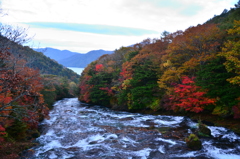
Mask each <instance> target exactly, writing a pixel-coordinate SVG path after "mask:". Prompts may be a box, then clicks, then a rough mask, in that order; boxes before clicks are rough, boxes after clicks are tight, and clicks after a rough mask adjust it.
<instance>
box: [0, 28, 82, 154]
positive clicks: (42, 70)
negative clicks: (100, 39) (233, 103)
mask: <svg viewBox="0 0 240 159" xmlns="http://www.w3.org/2000/svg"><path fill="white" fill-rule="evenodd" d="M28 40H31V39H29V38H28V36H27V34H26V30H25V29H23V28H20V27H13V26H10V25H3V24H2V25H1V26H0V143H1V144H0V158H17V157H19V153H20V152H21V151H23V150H24V149H28V148H29V147H31V146H32V145H33V144H34V143H32V140H34V139H35V138H37V137H38V136H39V135H40V132H39V129H38V124H39V122H40V121H42V120H43V119H44V118H48V113H49V110H50V109H51V108H52V105H53V103H54V102H55V101H56V100H60V99H62V98H67V97H74V96H76V93H77V90H78V89H77V82H78V80H79V75H77V74H76V73H74V72H73V71H72V70H69V69H68V68H65V67H64V66H62V65H60V64H58V63H57V62H56V61H53V60H52V59H50V58H48V57H46V56H44V55H43V53H41V52H36V51H34V50H33V49H31V48H29V47H28V46H23V44H24V43H26V42H27V41H28Z"/></svg>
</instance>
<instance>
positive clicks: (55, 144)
mask: <svg viewBox="0 0 240 159" xmlns="http://www.w3.org/2000/svg"><path fill="white" fill-rule="evenodd" d="M197 126H198V124H197V123H195V122H193V121H191V120H190V119H189V118H187V117H181V116H162V115H157V116H154V115H146V114H138V113H129V112H120V111H113V110H110V109H108V108H104V107H100V106H90V105H87V104H84V103H80V102H79V101H78V100H77V98H68V99H64V100H61V101H58V102H56V103H55V105H54V108H53V110H52V111H51V112H50V119H49V120H47V119H45V120H44V121H43V122H42V123H41V124H40V127H41V129H42V130H41V131H42V135H41V136H40V137H39V138H37V142H38V143H39V145H38V146H36V147H33V148H32V149H29V150H27V151H26V152H25V153H24V154H23V156H22V158H32V159H36V158H37V159H38V158H39V159H55V158H56V159H65V158H69V159H70V158H71V159H79V158H81V159H93V158H94V159H98V158H99V159H165V158H166V159H177V158H179V159H188V158H196V159H197V158H199V159H205V158H206V159H215V158H216V159H240V137H239V136H238V135H236V134H235V133H233V132H232V131H230V130H228V129H226V128H223V127H215V126H209V129H210V130H211V135H212V136H211V137H202V138H200V140H201V141H202V145H203V147H202V149H201V150H197V151H193V150H191V149H189V148H188V147H187V145H186V142H185V139H186V137H187V136H189V134H191V133H194V130H195V129H196V128H197Z"/></svg>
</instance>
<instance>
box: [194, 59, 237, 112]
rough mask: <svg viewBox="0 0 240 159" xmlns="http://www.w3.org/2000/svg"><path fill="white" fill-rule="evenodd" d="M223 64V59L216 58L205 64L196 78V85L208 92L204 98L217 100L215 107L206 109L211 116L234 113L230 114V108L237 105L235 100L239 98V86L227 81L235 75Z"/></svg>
mask: <svg viewBox="0 0 240 159" xmlns="http://www.w3.org/2000/svg"><path fill="white" fill-rule="evenodd" d="M225 62H226V59H225V58H224V57H217V58H216V59H214V60H211V61H209V62H207V64H206V65H205V66H203V68H202V70H199V71H198V72H197V78H196V84H197V85H198V86H201V87H202V88H203V89H206V90H208V92H207V93H206V96H207V97H210V98H215V99H217V100H216V105H214V107H207V109H208V110H209V111H211V112H212V114H215V115H220V116H229V115H232V114H233V113H235V112H236V111H235V112H232V107H233V106H235V105H237V104H238V102H239V100H237V98H238V97H240V92H239V90H240V88H239V86H238V85H233V84H231V83H229V82H228V81H227V79H229V78H231V77H234V76H236V74H235V73H234V72H228V71H227V70H226V68H225V66H224V63H225Z"/></svg>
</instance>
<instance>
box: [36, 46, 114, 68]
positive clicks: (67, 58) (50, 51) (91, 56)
mask: <svg viewBox="0 0 240 159" xmlns="http://www.w3.org/2000/svg"><path fill="white" fill-rule="evenodd" d="M35 50H36V51H39V52H43V54H44V55H46V56H48V57H49V58H51V59H54V60H56V61H57V62H58V63H60V64H62V65H63V66H65V67H80V68H84V67H86V66H87V65H88V64H89V63H91V62H92V61H95V60H97V59H98V58H99V57H100V56H102V55H104V54H111V53H113V51H106V50H93V51H89V52H88V53H86V54H81V53H77V52H71V51H68V50H58V49H54V48H45V49H35Z"/></svg>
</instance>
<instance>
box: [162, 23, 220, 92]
mask: <svg viewBox="0 0 240 159" xmlns="http://www.w3.org/2000/svg"><path fill="white" fill-rule="evenodd" d="M222 36H223V34H222V32H221V31H220V29H219V28H218V27H217V25H215V24H204V25H198V26H196V27H190V28H188V29H187V30H185V31H184V32H180V31H178V32H177V33H175V38H174V39H173V41H172V43H171V44H169V47H168V49H167V50H166V52H167V55H165V56H164V57H163V60H164V61H165V62H163V63H162V67H163V69H164V70H165V71H164V73H163V75H162V76H161V77H160V79H159V81H158V83H159V86H160V88H166V89H168V88H169V87H171V83H172V82H180V79H181V77H182V76H183V75H187V76H196V72H197V71H198V70H199V69H201V66H202V65H204V64H205V63H206V61H208V60H211V59H213V58H215V56H216V54H217V52H218V51H219V48H220V45H221V43H222Z"/></svg>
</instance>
